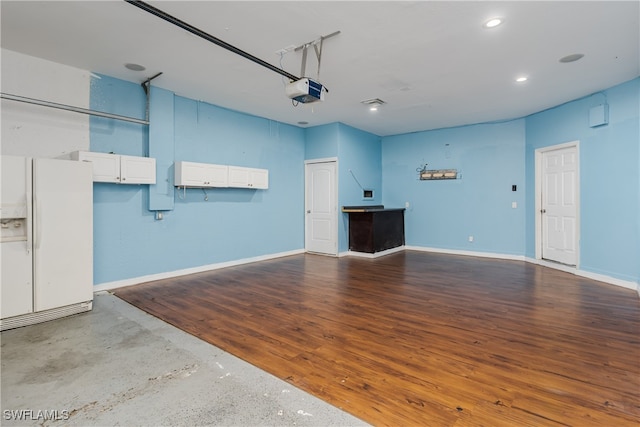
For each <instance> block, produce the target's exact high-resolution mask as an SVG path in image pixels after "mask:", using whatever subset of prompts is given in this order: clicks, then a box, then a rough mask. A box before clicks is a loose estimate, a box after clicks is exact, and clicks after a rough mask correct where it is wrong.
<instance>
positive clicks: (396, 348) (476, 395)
mask: <svg viewBox="0 0 640 427" xmlns="http://www.w3.org/2000/svg"><path fill="white" fill-rule="evenodd" d="M115 293H116V295H117V296H119V297H121V298H123V299H124V300H126V301H129V302H130V303H132V304H134V305H136V306H138V307H140V308H142V309H143V310H146V311H147V312H149V313H151V314H153V315H155V316H157V317H159V318H161V319H163V320H165V321H167V322H169V323H171V324H173V325H175V326H177V327H179V328H181V329H183V330H185V331H187V332H189V333H191V334H193V335H195V336H197V337H199V338H201V339H203V340H206V341H208V342H210V343H212V344H214V345H216V346H219V347H220V348H222V349H224V350H226V351H229V352H231V353H233V354H235V355H237V356H239V357H240V358H242V359H244V360H246V361H248V362H250V363H252V364H254V365H256V366H258V367H260V368H262V369H264V370H266V371H268V372H271V373H272V374H274V375H276V376H278V377H280V378H282V379H284V380H286V381H289V382H290V383H292V384H294V385H296V386H297V387H300V388H302V389H304V390H306V391H308V392H310V393H312V394H314V395H316V396H318V397H320V398H322V399H324V400H326V401H327V402H329V403H331V404H333V405H335V406H338V407H340V408H343V409H345V410H346V411H348V412H351V413H352V414H354V415H356V416H358V417H360V418H362V419H363V420H366V421H368V422H370V423H372V424H374V425H389V426H398V425H430V426H471V425H473V426H478V425H487V426H513V425H518V426H527V425H531V426H545V425H550V426H551V425H553V426H559V425H574V426H590V425H592V426H596V425H616V426H626V425H629V426H631V425H633V426H636V425H638V424H640V403H639V402H640V338H639V334H640V304H639V300H638V295H637V293H636V292H635V291H631V290H627V289H623V288H618V287H615V286H611V285H607V284H604V283H600V282H596V281H592V280H588V279H585V278H582V277H578V276H574V275H571V274H569V273H565V272H561V271H557V270H551V269H548V268H544V267H541V266H536V265H532V264H528V263H523V262H518V261H503V260H490V259H479V258H473V257H462V256H452V255H441V254H429V253H421V252H412V251H405V252H401V253H397V254H393V255H388V256H385V257H382V258H378V259H362V258H354V257H346V258H330V257H323V256H314V255H297V256H292V257H287V258H281V259H277V260H271V261H265V262H260V263H255V264H249V265H244V266H238V267H230V268H226V269H222V270H216V271H212V272H207V273H199V274H195V275H191V276H185V277H179V278H175V279H167V280H161V281H156V282H150V283H146V284H142V285H137V286H132V287H129V288H123V289H119V290H117V291H116V292H115Z"/></svg>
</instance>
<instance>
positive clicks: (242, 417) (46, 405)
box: [0, 292, 367, 426]
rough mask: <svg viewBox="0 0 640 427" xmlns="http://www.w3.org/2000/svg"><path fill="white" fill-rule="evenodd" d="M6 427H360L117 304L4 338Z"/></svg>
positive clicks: (104, 297) (105, 303) (106, 300)
mask: <svg viewBox="0 0 640 427" xmlns="http://www.w3.org/2000/svg"><path fill="white" fill-rule="evenodd" d="M0 340H1V347H0V357H1V365H2V370H1V371H0V379H1V381H2V384H1V392H2V395H1V399H0V400H1V405H0V406H1V409H2V413H1V414H2V418H1V419H0V424H2V425H3V426H12V425H18V426H26V425H40V426H49V425H76V426H134V425H135V426H196V425H198V426H201V425H216V426H267V425H268V426H364V425H367V424H366V423H364V422H362V421H361V420H359V419H358V418H355V417H353V416H351V415H349V414H347V413H346V412H344V411H342V410H340V409H338V408H336V407H334V406H332V405H329V404H328V403H326V402H324V401H322V400H320V399H318V398H316V397H314V396H312V395H310V394H308V393H306V392H304V391H302V390H299V389H297V388H295V387H293V386H292V385H291V384H289V383H287V382H285V381H282V380H280V379H278V378H276V377H274V376H273V375H271V374H269V373H267V372H265V371H262V370H260V369H258V368H256V367H255V366H253V365H250V364H248V363H246V362H244V361H242V360H240V359H238V358H237V357H235V356H233V355H231V354H229V353H226V352H224V351H222V350H220V349H219V348H217V347H215V346H212V345H210V344H208V343H206V342H204V341H202V340H200V339H198V338H195V337H193V336H191V335H189V334H187V333H185V332H183V331H181V330H179V329H177V328H174V327H173V326H171V325H169V324H167V323H165V322H162V321H161V320H159V319H157V318H155V317H153V316H150V315H148V314H146V313H144V312H143V311H141V310H138V309H137V308H135V307H133V306H131V305H129V304H128V303H126V302H124V301H122V300H120V299H118V298H117V297H115V296H113V295H111V294H109V293H106V292H103V293H100V294H98V295H96V297H95V299H94V308H93V310H92V311H91V312H88V313H83V314H79V315H75V316H71V317H67V318H64V319H58V320H54V321H50V322H47V323H42V324H39V325H33V326H27V327H23V328H18V329H13V330H9V331H4V332H2V334H1V335H0Z"/></svg>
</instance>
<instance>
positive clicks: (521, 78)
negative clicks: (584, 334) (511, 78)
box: [516, 76, 528, 83]
mask: <svg viewBox="0 0 640 427" xmlns="http://www.w3.org/2000/svg"><path fill="white" fill-rule="evenodd" d="M527 80H528V77H526V76H520V77H517V78H516V82H518V83H524V82H526V81H527Z"/></svg>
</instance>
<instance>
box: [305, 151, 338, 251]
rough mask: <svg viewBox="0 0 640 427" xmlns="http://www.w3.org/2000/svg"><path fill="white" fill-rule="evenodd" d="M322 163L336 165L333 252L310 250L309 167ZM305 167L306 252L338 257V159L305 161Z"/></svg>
mask: <svg viewBox="0 0 640 427" xmlns="http://www.w3.org/2000/svg"><path fill="white" fill-rule="evenodd" d="M320 163H334V164H335V175H334V177H333V182H334V188H333V189H332V193H333V200H332V206H333V207H334V212H333V221H332V224H333V226H332V229H331V232H330V233H331V235H332V239H333V242H334V245H333V246H334V249H333V250H331V251H314V250H310V248H309V235H308V234H309V219H310V218H309V216H310V215H309V206H308V201H309V198H310V197H311V194H310V193H309V192H310V189H309V182H307V176H308V168H309V165H312V164H320ZM304 165H305V171H304V176H305V187H304V188H305V196H304V200H305V206H304V218H305V219H304V232H305V238H304V241H305V250H306V251H307V252H313V253H321V254H325V255H332V256H337V255H338V246H339V244H338V243H339V242H338V159H337V157H329V158H322V159H313V160H305V162H304Z"/></svg>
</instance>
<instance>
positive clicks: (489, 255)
mask: <svg viewBox="0 0 640 427" xmlns="http://www.w3.org/2000/svg"><path fill="white" fill-rule="evenodd" d="M405 248H406V249H407V250H411V251H421V252H435V253H439V254H448V255H464V256H475V257H481V258H495V259H506V260H512V261H524V260H525V258H524V256H523V255H511V254H498V253H493V252H474V251H463V250H458V249H442V248H430V247H425V246H405Z"/></svg>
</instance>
